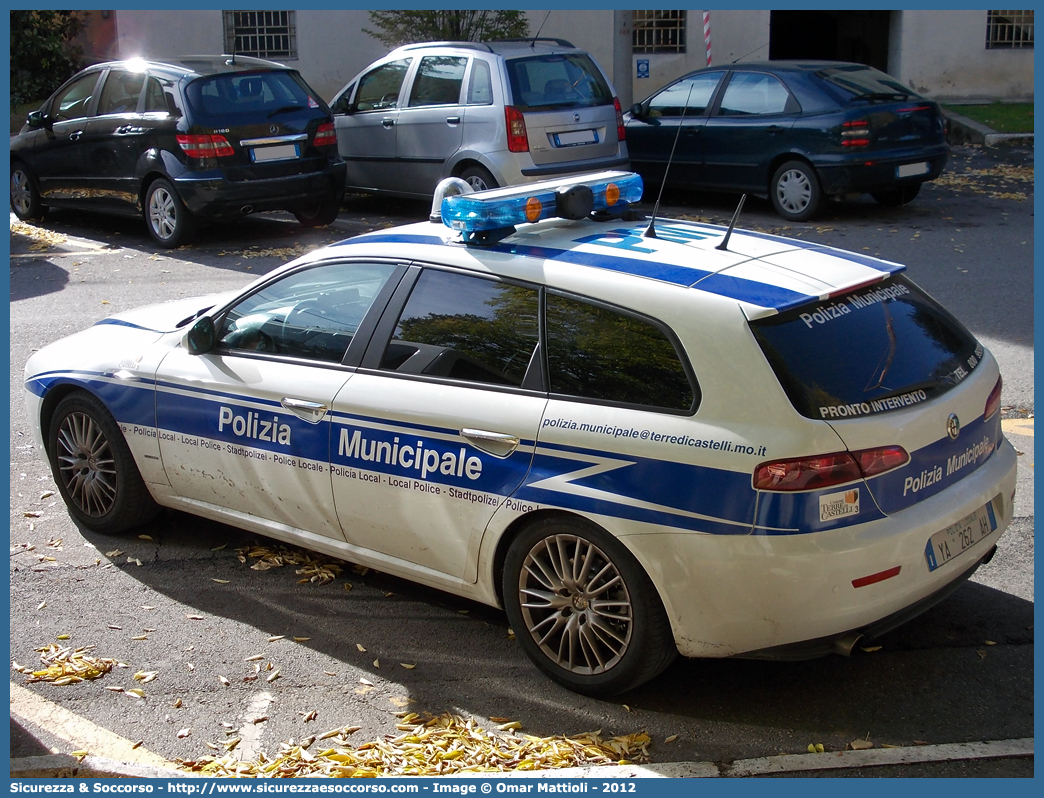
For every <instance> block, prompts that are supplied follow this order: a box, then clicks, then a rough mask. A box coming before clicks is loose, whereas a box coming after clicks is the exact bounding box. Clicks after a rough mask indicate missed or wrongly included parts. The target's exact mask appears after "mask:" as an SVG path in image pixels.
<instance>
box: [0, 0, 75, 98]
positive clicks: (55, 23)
mask: <svg viewBox="0 0 1044 798" xmlns="http://www.w3.org/2000/svg"><path fill="white" fill-rule="evenodd" d="M84 16H85V15H84V12H82V11H12V12H11V107H12V108H13V107H14V106H16V105H20V104H22V103H26V102H30V101H33V100H41V99H43V98H45V97H47V96H48V95H49V94H50V93H51V92H53V91H54V90H55V89H57V88H58V86H60V85H61V84H62V83H63V82H64V81H65V80H66V79H67V78H69V77H71V76H72V75H73V74H74V73H75V72H76V71H77V70H79V69H80V67H81V63H82V62H81V56H82V51H81V49H80V47H79V46H78V45H73V44H72V39H73V37H75V36H76V35H77V34H78V33H79V32H80V31H81V30H82V29H83V23H84Z"/></svg>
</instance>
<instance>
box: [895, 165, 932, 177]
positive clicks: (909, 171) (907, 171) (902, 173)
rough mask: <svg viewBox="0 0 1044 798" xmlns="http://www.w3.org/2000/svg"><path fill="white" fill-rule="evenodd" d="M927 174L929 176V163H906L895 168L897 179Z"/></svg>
mask: <svg viewBox="0 0 1044 798" xmlns="http://www.w3.org/2000/svg"><path fill="white" fill-rule="evenodd" d="M926 174H928V162H927V161H918V162H917V163H904V164H902V165H901V166H897V167H895V176H896V177H913V176H914V175H926Z"/></svg>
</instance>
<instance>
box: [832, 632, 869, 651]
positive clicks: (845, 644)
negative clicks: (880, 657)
mask: <svg viewBox="0 0 1044 798" xmlns="http://www.w3.org/2000/svg"><path fill="white" fill-rule="evenodd" d="M862 639H863V636H862V635H861V634H860V633H859V632H849V633H848V634H846V635H841V637H835V638H834V653H835V654H840V655H841V656H842V657H850V656H852V650H853V649H854V648H855V647H856V643H858V642H859V641H860V640H862Z"/></svg>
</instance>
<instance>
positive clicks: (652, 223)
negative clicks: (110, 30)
mask: <svg viewBox="0 0 1044 798" xmlns="http://www.w3.org/2000/svg"><path fill="white" fill-rule="evenodd" d="M694 83H695V81H690V82H689V93H688V94H687V95H685V105H683V106H682V112H681V116H679V117H678V129H677V130H676V131H675V133H674V144H672V145H671V154H670V157H669V158H667V166H665V167H664V170H663V182H661V183H660V193H659V194H657V195H656V204H655V205H653V212H652V218H651V219H649V226H648V227H646V228H645V232H644V233H642V238H656V214H657V212H659V210H660V197H662V196H663V187H664V186H666V185H667V172H668V171H670V168H671V162H672V161H673V160H674V148H675V147H677V146H678V137H679V136H680V135H681V129H682V122H684V121H685V111H686V110H688V108H689V99H690V98H691V97H692V87H693V84H694Z"/></svg>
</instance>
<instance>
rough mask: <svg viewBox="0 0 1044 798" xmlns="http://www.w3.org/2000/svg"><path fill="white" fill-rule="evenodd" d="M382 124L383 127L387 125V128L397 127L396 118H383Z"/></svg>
mask: <svg viewBox="0 0 1044 798" xmlns="http://www.w3.org/2000/svg"><path fill="white" fill-rule="evenodd" d="M381 125H382V126H383V127H386V128H393V127H395V120H394V119H382V120H381Z"/></svg>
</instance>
